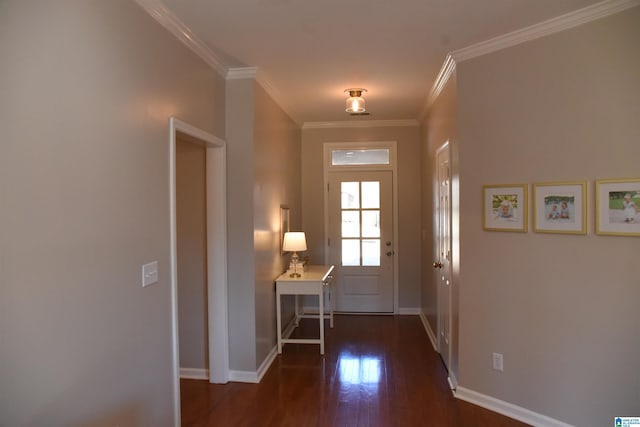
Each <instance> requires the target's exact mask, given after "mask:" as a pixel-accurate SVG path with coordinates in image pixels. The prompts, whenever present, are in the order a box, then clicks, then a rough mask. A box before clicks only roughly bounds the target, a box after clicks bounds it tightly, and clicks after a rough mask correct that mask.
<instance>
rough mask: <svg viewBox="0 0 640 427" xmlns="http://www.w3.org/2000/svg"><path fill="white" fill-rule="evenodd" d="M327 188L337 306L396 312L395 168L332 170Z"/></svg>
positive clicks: (368, 311) (337, 309)
mask: <svg viewBox="0 0 640 427" xmlns="http://www.w3.org/2000/svg"><path fill="white" fill-rule="evenodd" d="M328 191H329V197H328V201H329V203H328V208H329V209H328V219H329V241H328V249H329V252H328V260H329V262H330V263H331V264H333V265H334V266H335V267H336V270H335V274H334V277H335V279H334V280H335V288H334V289H335V292H334V295H335V303H336V311H342V312H364V313H392V312H393V306H394V305H393V294H394V292H393V264H394V263H393V256H394V254H395V252H394V248H395V245H394V240H393V174H392V172H391V171H375V172H365V171H358V172H330V173H329V188H328Z"/></svg>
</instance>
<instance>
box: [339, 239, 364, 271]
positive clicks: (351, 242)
mask: <svg viewBox="0 0 640 427" xmlns="http://www.w3.org/2000/svg"><path fill="white" fill-rule="evenodd" d="M342 265H345V266H351V267H353V266H359V265H360V240H359V239H343V240H342Z"/></svg>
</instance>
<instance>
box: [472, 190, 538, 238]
mask: <svg viewBox="0 0 640 427" xmlns="http://www.w3.org/2000/svg"><path fill="white" fill-rule="evenodd" d="M527 197H528V196H527V184H505V185H485V186H483V187H482V200H483V212H482V216H483V228H484V229H485V230H488V231H514V232H521V233H525V232H526V231H527V222H528V221H527V218H528V217H527V214H528V211H527V209H528V208H527Z"/></svg>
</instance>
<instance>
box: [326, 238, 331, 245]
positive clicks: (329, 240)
mask: <svg viewBox="0 0 640 427" xmlns="http://www.w3.org/2000/svg"><path fill="white" fill-rule="evenodd" d="M327 246H331V239H330V238H329V239H327Z"/></svg>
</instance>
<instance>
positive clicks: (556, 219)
mask: <svg viewBox="0 0 640 427" xmlns="http://www.w3.org/2000/svg"><path fill="white" fill-rule="evenodd" d="M533 230H534V231H535V232H536V233H561V234H587V182H586V181H564V182H543V183H534V184H533Z"/></svg>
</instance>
